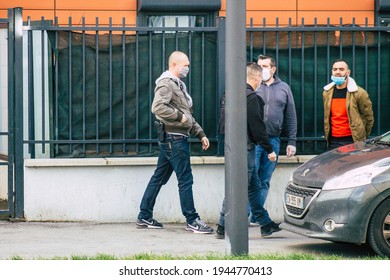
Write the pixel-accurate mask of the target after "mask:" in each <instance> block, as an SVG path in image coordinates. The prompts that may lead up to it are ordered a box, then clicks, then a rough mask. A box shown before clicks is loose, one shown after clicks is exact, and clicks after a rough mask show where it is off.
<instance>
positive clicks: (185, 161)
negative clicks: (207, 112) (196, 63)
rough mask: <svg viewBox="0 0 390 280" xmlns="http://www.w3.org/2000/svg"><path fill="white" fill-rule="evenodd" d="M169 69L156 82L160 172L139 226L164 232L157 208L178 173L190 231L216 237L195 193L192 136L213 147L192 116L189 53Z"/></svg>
mask: <svg viewBox="0 0 390 280" xmlns="http://www.w3.org/2000/svg"><path fill="white" fill-rule="evenodd" d="M168 63H169V69H168V70H167V71H165V72H164V73H162V74H161V76H160V77H159V78H158V79H157V80H156V88H155V90H154V100H153V104H152V113H153V114H154V115H155V116H156V118H157V119H158V120H159V122H160V123H159V139H158V144H159V147H160V155H159V158H158V162H157V167H156V170H155V171H154V174H153V176H152V178H151V179H150V181H149V184H148V186H147V187H146V190H145V193H144V195H143V198H142V201H141V205H140V213H139V215H138V219H137V226H138V227H140V228H153V229H161V228H163V225H162V224H161V223H159V222H157V220H155V219H154V218H153V208H154V205H155V203H156V198H157V195H158V193H159V192H160V189H161V187H162V186H163V185H165V184H166V183H167V182H168V180H169V178H170V177H171V175H172V172H173V171H175V173H176V177H177V181H178V187H179V198H180V206H181V210H182V213H183V215H184V216H185V218H186V223H187V227H186V230H187V231H192V232H194V233H212V232H213V229H212V228H211V227H209V226H208V225H207V224H206V223H205V222H203V221H202V220H201V219H200V217H199V215H198V213H197V212H196V210H195V205H194V198H193V193H192V184H193V176H192V170H191V163H190V149H189V144H188V137H189V135H194V136H196V137H198V139H199V140H200V141H201V143H202V148H203V149H204V150H207V149H208V148H209V146H210V143H209V140H208V138H207V137H206V134H205V133H204V131H203V129H202V127H201V126H200V125H199V124H198V123H197V122H196V120H195V119H194V117H193V116H192V109H191V107H192V98H191V96H190V95H189V94H188V92H187V87H186V85H185V84H184V82H183V81H182V80H181V79H183V78H185V77H186V76H187V74H188V72H189V65H190V61H189V60H188V57H187V55H186V54H185V53H183V52H180V51H175V52H173V53H172V54H171V55H170V56H169V61H168Z"/></svg>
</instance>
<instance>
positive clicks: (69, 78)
mask: <svg viewBox="0 0 390 280" xmlns="http://www.w3.org/2000/svg"><path fill="white" fill-rule="evenodd" d="M71 26H72V17H69V27H71ZM68 50H69V52H68V71H69V72H68V96H69V100H68V105H69V108H68V114H69V117H68V121H69V140H72V139H73V126H72V121H73V119H72V111H73V107H72V100H73V95H72V31H71V30H69V31H68ZM72 150H73V144H72V143H70V144H69V153H70V154H72V153H73V151H72Z"/></svg>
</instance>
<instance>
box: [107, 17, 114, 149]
mask: <svg viewBox="0 0 390 280" xmlns="http://www.w3.org/2000/svg"><path fill="white" fill-rule="evenodd" d="M109 27H110V31H109V32H108V38H109V42H108V44H109V100H108V104H109V122H108V123H109V139H110V148H109V151H110V155H112V153H113V146H112V104H113V102H112V100H113V96H112V30H111V28H112V18H111V17H110V19H109Z"/></svg>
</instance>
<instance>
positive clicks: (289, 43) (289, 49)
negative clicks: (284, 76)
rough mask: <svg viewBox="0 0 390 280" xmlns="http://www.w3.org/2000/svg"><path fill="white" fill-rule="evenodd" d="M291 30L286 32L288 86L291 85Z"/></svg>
mask: <svg viewBox="0 0 390 280" xmlns="http://www.w3.org/2000/svg"><path fill="white" fill-rule="evenodd" d="M288 27H289V28H291V27H292V25H291V18H289V19H288ZM291 33H292V32H291V30H289V31H288V84H289V85H291V81H292V69H291V68H292V62H291V59H292V47H291V42H292V40H291Z"/></svg>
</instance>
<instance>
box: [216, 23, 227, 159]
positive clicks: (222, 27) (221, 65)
mask: <svg viewBox="0 0 390 280" xmlns="http://www.w3.org/2000/svg"><path fill="white" fill-rule="evenodd" d="M217 26H218V31H217V34H218V35H217V56H218V58H217V61H218V62H217V63H218V68H217V81H218V84H217V91H218V100H217V112H220V111H221V106H220V101H221V98H222V96H223V95H224V93H225V69H226V68H225V52H226V18H225V17H219V18H218V21H217ZM218 116H219V115H218ZM216 121H217V123H218V124H219V122H218V118H217V120H216ZM224 142H225V139H224V135H222V134H219V133H218V148H217V155H218V156H223V155H224V147H225V145H224Z"/></svg>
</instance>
